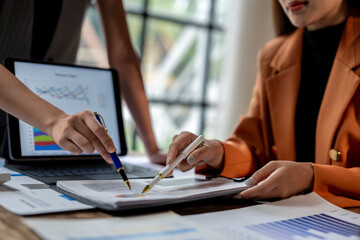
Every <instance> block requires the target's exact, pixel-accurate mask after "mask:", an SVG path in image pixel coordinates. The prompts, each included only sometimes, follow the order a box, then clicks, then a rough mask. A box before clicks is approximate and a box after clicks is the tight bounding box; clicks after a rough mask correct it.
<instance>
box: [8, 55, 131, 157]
mask: <svg viewBox="0 0 360 240" xmlns="http://www.w3.org/2000/svg"><path fill="white" fill-rule="evenodd" d="M16 62H22V63H36V64H44V65H56V66H65V67H76V68H84V69H95V70H102V71H110V72H111V76H112V82H113V89H114V96H115V107H116V115H117V119H118V130H119V133H118V134H119V141H120V146H116V148H117V149H118V151H117V154H118V155H120V156H124V155H126V154H127V144H126V139H125V132H124V124H123V117H122V108H121V98H120V86H119V81H118V75H117V72H116V71H115V70H114V69H107V68H96V67H87V66H78V65H73V64H63V63H52V62H51V63H50V62H42V61H34V60H24V59H16V58H7V59H5V60H4V66H5V67H6V68H7V69H8V70H9V71H10V72H11V73H13V74H14V75H16V74H15V63H16ZM7 134H8V143H9V157H10V159H11V160H14V161H43V160H60V161H64V160H71V161H74V160H79V161H88V160H98V159H99V160H102V158H101V156H100V155H99V154H96V155H89V154H81V155H72V154H70V155H46V156H39V155H34V156H23V154H22V153H21V141H20V130H19V120H18V119H17V118H15V117H14V116H12V115H10V114H7ZM102 161H103V160H102Z"/></svg>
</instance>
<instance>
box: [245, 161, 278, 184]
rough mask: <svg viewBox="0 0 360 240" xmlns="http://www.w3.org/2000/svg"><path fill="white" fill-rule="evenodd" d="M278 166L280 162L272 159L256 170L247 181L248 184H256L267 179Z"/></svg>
mask: <svg viewBox="0 0 360 240" xmlns="http://www.w3.org/2000/svg"><path fill="white" fill-rule="evenodd" d="M277 168H278V164H277V162H276V161H271V162H269V163H268V164H266V165H265V166H264V167H262V168H260V169H259V170H258V171H256V172H255V173H254V174H253V175H252V176H251V177H250V178H249V179H247V180H246V181H245V184H246V185H256V184H258V183H259V182H261V181H263V180H264V179H266V178H267V177H268V176H269V175H270V174H271V173H272V172H273V171H275V170H276V169H277Z"/></svg>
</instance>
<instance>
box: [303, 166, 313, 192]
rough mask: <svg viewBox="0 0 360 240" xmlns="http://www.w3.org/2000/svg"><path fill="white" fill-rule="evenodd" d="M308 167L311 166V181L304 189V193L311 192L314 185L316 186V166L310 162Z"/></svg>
mask: <svg viewBox="0 0 360 240" xmlns="http://www.w3.org/2000/svg"><path fill="white" fill-rule="evenodd" d="M308 167H309V172H311V174H310V182H309V184H308V185H307V187H306V188H305V189H304V193H310V192H312V191H313V186H314V166H313V164H312V163H308Z"/></svg>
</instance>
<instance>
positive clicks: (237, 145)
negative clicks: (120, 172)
mask: <svg viewBox="0 0 360 240" xmlns="http://www.w3.org/2000/svg"><path fill="white" fill-rule="evenodd" d="M274 4H277V5H278V6H281V9H282V11H283V12H282V13H283V14H284V16H285V14H286V16H287V17H288V20H290V22H291V23H292V25H293V26H296V28H295V27H290V30H289V28H286V26H290V25H287V24H286V21H285V22H283V23H284V25H283V26H285V28H283V30H287V32H286V31H285V32H284V31H282V34H280V35H281V36H279V37H277V38H275V39H274V40H272V41H270V42H269V43H268V44H267V45H266V46H265V47H264V48H263V50H262V51H261V53H260V55H259V62H258V76H257V81H256V85H255V88H254V92H253V98H252V100H251V103H250V107H249V111H248V113H247V115H246V116H243V117H242V119H241V121H240V123H239V125H238V127H237V129H236V130H235V132H234V134H233V135H232V136H231V137H230V138H229V139H228V140H227V141H225V142H220V141H217V140H205V144H204V146H203V147H201V148H199V149H197V150H195V151H194V152H193V153H192V154H191V155H190V156H189V157H188V158H187V159H186V161H183V162H181V163H180V164H179V166H178V168H179V169H180V170H183V171H187V170H189V169H191V168H193V167H195V166H198V165H199V162H200V161H203V162H205V163H206V164H205V165H203V166H200V167H197V171H198V172H199V173H205V174H209V173H212V174H213V173H216V174H220V175H225V176H228V177H242V176H250V175H251V177H250V178H249V179H248V180H247V181H246V183H247V184H248V185H254V186H253V187H252V188H249V189H248V190H246V191H244V192H242V193H240V194H239V195H240V196H241V197H242V198H245V199H256V200H258V199H268V198H287V197H290V196H292V195H295V194H299V193H303V192H310V191H315V192H317V193H318V194H320V195H321V196H322V197H324V198H325V199H327V200H328V201H330V202H332V203H334V204H336V205H338V206H341V207H350V206H360V87H359V83H360V7H359V3H357V1H351V0H349V1H347V0H332V1H326V4H324V1H322V0H307V1H305V0H295V1H294V0H279V1H274ZM275 9H276V8H275ZM278 9H279V8H278ZM291 28H292V29H291ZM288 30H289V31H288ZM288 32H290V33H288ZM336 32H338V33H336ZM333 34H335V36H332V35H333ZM336 34H337V36H336ZM328 35H329V37H328ZM324 36H325V37H328V38H325V41H324ZM337 38H338V40H336V39H337ZM334 39H335V40H334ZM319 41H320V42H319ZM329 42H330V43H329ZM319 43H320V44H319ZM331 44H332V45H331ZM314 46H315V47H314ZM322 46H330V47H331V49H332V51H333V55H331V51H328V50H326V48H324V49H325V50H326V51H324V49H322ZM324 54H325V55H324ZM329 54H330V55H329ZM324 62H325V63H324ZM318 80H319V81H320V80H322V81H323V82H322V83H318V82H317V81H318ZM324 80H325V81H324ZM319 85H320V87H319ZM319 89H320V90H319ZM313 105H318V107H316V106H315V107H314V106H313ZM308 119H310V120H309V121H308ZM311 119H312V120H311ZM307 122H308V123H307ZM304 123H306V124H304ZM307 124H308V125H307ZM195 137H196V136H195V135H194V134H192V133H189V132H182V133H181V134H179V135H176V136H175V137H174V138H173V143H172V144H171V145H170V148H169V152H168V162H172V161H173V160H174V159H175V157H176V156H177V155H178V153H179V152H180V151H181V150H182V149H184V148H185V147H186V146H187V145H188V144H189V143H190V142H191V141H192V140H193V139H195ZM279 160H281V161H279Z"/></svg>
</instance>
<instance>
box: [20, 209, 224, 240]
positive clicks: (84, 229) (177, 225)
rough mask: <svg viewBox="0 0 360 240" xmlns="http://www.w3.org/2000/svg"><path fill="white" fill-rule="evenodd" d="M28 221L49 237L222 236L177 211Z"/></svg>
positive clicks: (112, 239)
mask: <svg viewBox="0 0 360 240" xmlns="http://www.w3.org/2000/svg"><path fill="white" fill-rule="evenodd" d="M24 221H25V223H26V224H27V225H28V226H29V227H31V228H32V229H33V230H34V231H35V232H36V233H37V234H38V235H39V236H40V237H41V238H44V239H46V240H70V239H71V240H85V239H91V240H100V239H102V240H104V239H105V240H116V239H121V240H123V239H131V240H137V239H156V240H168V239H171V240H178V239H179V240H180V239H181V240H182V239H198V240H201V239H204V240H205V239H206V240H207V239H210V240H211V239H221V236H220V235H217V234H216V233H214V232H211V231H209V230H207V229H205V228H202V227H199V226H198V225H197V224H196V223H193V222H192V221H189V220H187V219H185V218H183V217H181V216H179V215H177V214H175V213H173V212H164V213H157V214H148V215H141V216H133V217H116V218H103V219H46V218H26V219H24Z"/></svg>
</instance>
